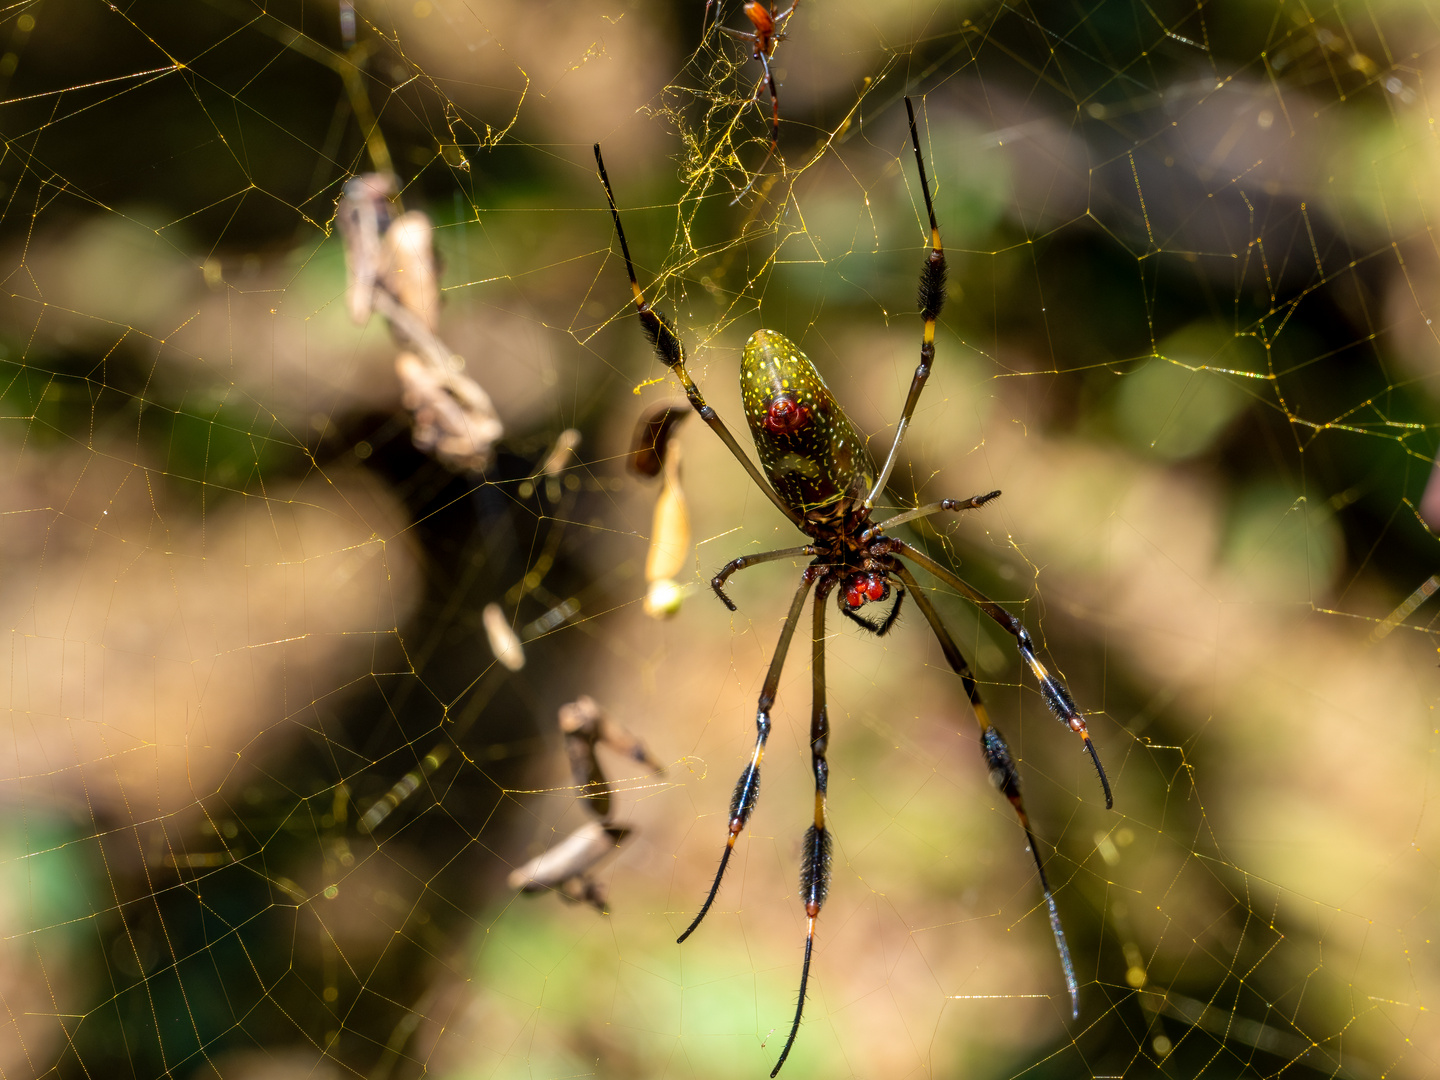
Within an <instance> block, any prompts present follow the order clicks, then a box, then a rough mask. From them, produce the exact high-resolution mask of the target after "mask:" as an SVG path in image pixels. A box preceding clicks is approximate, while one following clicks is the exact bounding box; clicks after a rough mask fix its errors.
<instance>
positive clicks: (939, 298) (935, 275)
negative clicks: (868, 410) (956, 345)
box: [865, 97, 945, 509]
mask: <svg viewBox="0 0 1440 1080" xmlns="http://www.w3.org/2000/svg"><path fill="white" fill-rule="evenodd" d="M905 111H906V113H908V114H909V116H910V142H911V144H912V145H913V146H914V147H915V166H916V168H917V169H918V170H919V173H920V190H921V191H922V192H923V193H924V195H925V212H926V213H927V214H928V215H929V216H930V254H929V255H927V256H926V257H925V263H924V265H923V266H921V268H920V296H919V300H920V318H921V319H923V320H924V322H925V330H924V333H923V336H922V338H921V341H920V363H919V364H918V365H917V366H916V368H915V376H914V378H912V379H911V380H910V393H909V394H907V395H906V396H905V408H904V410H903V411H902V412H901V414H900V423H898V424H897V425H895V441H894V442H893V443H891V444H890V453H889V455H888V456H887V457H886V458H885V467H884V468H883V469H881V470H880V474H879V475H878V476H877V477H876V478H875V486H874V487H873V488H871V489H870V494H869V496H867V497H866V499H865V507H866V509H869V508H870V507H872V506H874V505H875V499H876V497H877V496H879V494H880V493H881V492H882V491H884V490H885V485H886V484H888V483H889V482H890V473H891V472H893V471H894V469H895V462H896V461H898V460H899V457H900V443H901V442H902V441H903V440H904V438H905V430H906V428H908V427H909V426H910V418H911V417H912V416H913V415H914V414H915V405H916V403H917V402H918V401H919V400H920V391H922V390H924V389H925V383H926V381H927V380H928V379H929V378H930V365H931V363H933V362H934V360H935V321H936V320H937V319H939V318H940V309H941V308H942V307H944V306H945V252H944V250H943V249H942V248H941V247H940V226H939V225H938V224H936V222H935V204H934V203H933V202H932V201H931V199H930V181H929V180H928V179H926V177H925V158H924V157H923V156H922V155H921V153H920V133H919V131H918V130H917V129H916V127H915V107H914V106H913V105H912V104H911V103H910V99H909V98H908V97H907V98H906V99H905Z"/></svg>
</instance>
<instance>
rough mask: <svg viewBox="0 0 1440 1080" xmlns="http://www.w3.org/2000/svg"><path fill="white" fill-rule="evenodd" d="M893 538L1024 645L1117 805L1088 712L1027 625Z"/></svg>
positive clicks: (1048, 695)
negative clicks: (1039, 650) (1039, 651)
mask: <svg viewBox="0 0 1440 1080" xmlns="http://www.w3.org/2000/svg"><path fill="white" fill-rule="evenodd" d="M893 542H894V543H895V544H896V545H898V548H897V552H896V553H897V554H900V555H903V556H904V557H905V558H907V559H909V560H911V561H912V562H914V563H915V564H916V565H917V566H923V567H924V568H925V569H926V570H928V571H929V572H930V573H932V574H934V575H935V576H936V577H937V578H939V579H940V580H941V581H943V582H945V584H946V585H949V586H950V587H951V588H952V589H954V590H955V591H956V592H958V593H959V594H960V595H961V596H963V597H965V599H967V600H969V601H970V602H971V603H972V604H974V605H975V606H976V607H977V608H979V609H980V610H981V611H982V612H984V613H985V614H986V615H988V616H989V617H990V618H991V619H993V620H995V622H997V623H999V624H1000V627H1001V628H1002V629H1003V630H1004V631H1005V632H1006V633H1008V634H1009V635H1010V636H1011V637H1013V638H1014V639H1015V644H1016V645H1017V646H1018V647H1019V649H1020V655H1021V656H1023V657H1024V658H1025V663H1026V664H1027V665H1029V667H1030V671H1031V672H1032V673H1033V674H1034V676H1035V679H1036V681H1037V682H1039V683H1040V692H1041V693H1042V694H1043V695H1044V697H1045V704H1046V705H1048V706H1050V711H1051V712H1053V713H1054V714H1055V716H1056V717H1057V718H1058V719H1059V720H1060V722H1061V723H1063V724H1065V725H1066V726H1067V727H1069V728H1070V730H1071V731H1073V732H1075V734H1077V735H1079V736H1080V738H1081V739H1083V740H1084V741H1085V752H1086V753H1087V754H1089V755H1090V760H1091V762H1093V763H1094V765H1095V772H1096V773H1097V774H1098V775H1099V777H1100V787H1101V788H1103V789H1104V791H1105V809H1106V810H1109V809H1111V808H1112V807H1113V806H1114V805H1115V798H1114V796H1113V795H1111V794H1110V780H1109V778H1108V777H1106V775H1105V766H1103V765H1101V764H1100V755H1099V753H1098V752H1097V751H1096V750H1095V743H1094V741H1093V740H1092V739H1091V738H1090V729H1089V728H1088V727H1087V726H1086V724H1085V716H1084V714H1083V713H1081V712H1080V707H1079V706H1078V705H1076V704H1075V699H1074V698H1072V697H1071V696H1070V691H1069V690H1067V689H1065V684H1064V683H1062V682H1060V681H1059V680H1058V679H1056V678H1055V677H1054V676H1053V675H1051V674H1050V672H1049V669H1047V668H1046V667H1045V665H1044V664H1042V663H1041V662H1040V660H1039V658H1038V657H1036V655H1035V643H1034V642H1033V641H1032V640H1031V638H1030V632H1029V631H1028V630H1026V629H1025V626H1024V624H1023V623H1021V621H1020V620H1019V619H1017V618H1016V617H1015V616H1014V615H1011V614H1010V612H1008V611H1006V610H1005V609H1004V608H1003V607H1001V606H1000V605H999V604H997V603H995V601H994V600H991V599H990V598H989V597H988V596H986V595H985V594H984V593H982V592H981V591H980V590H979V589H976V588H975V587H973V586H971V585H967V584H966V583H965V582H964V581H962V580H961V579H960V578H959V577H958V576H957V575H955V574H952V573H951V572H950V571H949V570H947V569H945V567H943V566H941V565H940V564H939V563H937V562H936V561H935V560H934V559H932V558H930V556H928V555H926V554H925V553H924V552H922V551H918V550H916V549H915V548H913V547H911V546H910V545H909V544H907V543H905V542H904V541H903V540H894V541H893ZM916 599H917V600H918V599H919V597H918V596H917V597H916Z"/></svg>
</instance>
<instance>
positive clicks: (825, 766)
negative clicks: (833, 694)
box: [770, 589, 831, 1080]
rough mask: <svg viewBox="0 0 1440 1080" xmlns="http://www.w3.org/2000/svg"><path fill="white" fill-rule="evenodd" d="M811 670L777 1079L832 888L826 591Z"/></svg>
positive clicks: (818, 598)
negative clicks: (810, 804)
mask: <svg viewBox="0 0 1440 1080" xmlns="http://www.w3.org/2000/svg"><path fill="white" fill-rule="evenodd" d="M810 674H811V679H812V688H811V694H810V764H811V767H812V768H813V769H814V771H815V821H814V824H812V825H811V826H810V828H808V829H807V830H805V842H804V845H803V846H804V854H803V855H802V856H801V862H800V897H801V899H802V900H804V901H805V916H806V920H807V921H806V926H805V960H804V963H803V965H802V966H801V968H800V1000H799V1001H798V1002H797V1003H796V1005H795V1020H794V1022H793V1023H791V1025H790V1035H789V1037H788V1038H787V1039H786V1040H785V1048H784V1049H783V1050H781V1051H780V1060H779V1061H777V1062H776V1063H775V1068H774V1069H772V1070H771V1071H770V1076H771V1078H772V1080H773V1078H774V1077H775V1075H776V1074H777V1073H779V1072H780V1067H781V1066H782V1065H784V1064H785V1059H786V1058H787V1057H789V1056H790V1048H791V1047H792V1046H794V1045H795V1036H796V1035H797V1034H798V1033H799V1031H800V1018H801V1016H803V1015H804V1013H805V985H806V984H807V983H808V982H809V981H810V954H811V953H812V952H813V950H814V947H815V920H816V919H817V918H818V917H819V915H820V908H821V907H822V906H823V905H824V903H825V897H826V895H827V894H828V893H829V892H830V847H831V842H830V830H829V828H828V827H827V826H826V823H825V795H826V793H827V792H828V791H829V787H830V763H829V762H828V761H826V760H825V751H826V750H827V748H828V747H829V745H830V714H829V710H828V709H827V708H826V704H825V593H824V591H823V590H822V589H817V590H816V592H815V619H814V622H813V624H812V632H811V653H810Z"/></svg>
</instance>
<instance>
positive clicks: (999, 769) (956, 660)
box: [896, 565, 1080, 1020]
mask: <svg viewBox="0 0 1440 1080" xmlns="http://www.w3.org/2000/svg"><path fill="white" fill-rule="evenodd" d="M896 573H897V574H898V575H899V576H900V579H901V580H902V581H904V582H905V583H906V584H907V585H908V586H909V587H910V591H911V592H913V593H914V594H915V604H916V606H918V607H919V608H920V610H921V612H922V613H923V614H924V615H925V621H926V622H928V623H929V624H930V629H931V630H933V631H934V632H935V637H936V639H937V640H938V641H939V642H940V651H941V652H943V653H944V654H945V660H946V662H947V663H949V665H950V668H951V670H953V671H954V672H955V674H957V675H959V676H960V684H961V685H962V686H963V687H964V688H965V696H966V697H968V698H969V699H970V708H971V709H973V710H974V712H975V720H976V721H977V722H978V723H979V725H980V752H981V753H982V754H984V755H985V764H986V765H987V766H988V767H989V769H990V780H991V782H992V783H993V784H994V785H995V786H996V787H997V788H999V789H1000V791H1001V792H1002V793H1003V794H1004V795H1005V797H1006V798H1007V799H1009V800H1010V805H1011V806H1013V807H1014V808H1015V816H1016V817H1017V818H1019V820H1020V827H1021V828H1022V829H1024V830H1025V841H1026V843H1028V844H1029V845H1030V854H1031V856H1032V857H1033V858H1034V859H1035V870H1036V872H1037V873H1038V874H1039V875H1040V888H1041V889H1042V890H1043V891H1044V893H1045V905H1046V907H1048V908H1049V910H1050V932H1051V934H1053V935H1054V937H1055V948H1056V950H1057V951H1058V952H1059V953H1060V969H1061V971H1062V972H1063V973H1064V975H1065V989H1066V990H1068V991H1069V992H1070V1018H1071V1019H1072V1020H1077V1019H1079V1017H1080V989H1079V985H1078V984H1077V983H1076V981H1075V965H1074V963H1073V962H1072V961H1071V959H1070V946H1069V945H1067V944H1066V943H1065V931H1064V929H1062V928H1061V926H1060V912H1059V910H1058V909H1057V908H1056V907H1055V896H1054V894H1053V893H1052V892H1051V891H1050V879H1049V878H1047V877H1046V876H1045V864H1044V863H1043V862H1042V861H1041V859H1040V848H1039V847H1038V846H1037V845H1036V843H1035V833H1034V832H1033V831H1032V830H1031V828H1030V815H1029V814H1027V813H1026V812H1025V802H1024V800H1023V799H1022V798H1021V796H1020V772H1019V770H1018V769H1016V767H1015V759H1014V758H1012V757H1011V756H1010V747H1008V746H1007V745H1005V740H1004V738H1003V737H1001V735H1000V732H999V731H998V730H997V729H996V727H995V725H994V724H992V723H991V722H990V714H989V711H988V710H987V709H986V708H985V703H984V702H983V701H982V700H981V698H980V688H979V687H978V686H977V685H976V683H975V673H974V672H973V671H971V670H970V665H969V664H968V663H966V662H965V657H964V656H963V655H962V654H961V652H960V649H959V647H958V646H957V645H956V644H955V639H954V638H953V637H951V636H950V631H949V630H947V629H946V628H945V624H944V623H942V622H941V621H940V613H939V612H937V611H936V610H935V605H934V604H932V603H930V599H929V597H927V596H926V595H925V594H924V592H922V591H921V589H920V586H919V583H918V582H917V581H916V580H915V576H914V575H913V574H911V573H910V571H909V570H907V569H906V568H905V567H904V566H903V565H902V566H899V567H898V569H897V570H896Z"/></svg>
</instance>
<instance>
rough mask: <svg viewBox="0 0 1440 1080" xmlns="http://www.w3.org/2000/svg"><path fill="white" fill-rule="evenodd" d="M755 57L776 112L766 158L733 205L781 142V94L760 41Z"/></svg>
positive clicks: (738, 199) (736, 198) (746, 191)
mask: <svg viewBox="0 0 1440 1080" xmlns="http://www.w3.org/2000/svg"><path fill="white" fill-rule="evenodd" d="M739 36H740V37H742V38H744V39H745V40H747V41H754V35H752V34H740V35H739ZM755 59H756V60H759V61H760V65H761V67H763V68H764V69H765V83H766V85H767V86H769V88H770V107H771V110H772V111H773V113H774V118H773V119H772V121H771V126H770V149H769V150H767V151H765V160H764V161H762V162H760V168H758V169H756V170H755V171H754V172H753V173H751V175H750V182H749V183H748V184H746V185H745V186H744V187H743V188H741V189H740V191H739V193H738V194H736V196H735V198H733V199H731V200H730V205H731V206H734V205H735V204H736V203H738V202H739V201H740V200H741V199H743V198H744V197H745V196H746V195H747V194H748V193H749V191H750V189H751V188H753V187H754V186H755V181H756V180H759V179H760V174H761V173H763V172H764V171H765V166H766V165H768V164H770V159H771V158H772V157H774V156H775V147H776V146H778V145H779V143H780V95H779V93H778V92H776V90H775V76H774V75H773V74H771V72H770V58H769V56H768V55H767V54H766V52H765V50H764V49H762V48H761V47H760V45H759V42H756V43H755Z"/></svg>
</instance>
